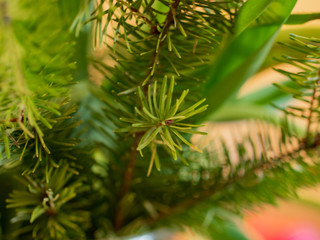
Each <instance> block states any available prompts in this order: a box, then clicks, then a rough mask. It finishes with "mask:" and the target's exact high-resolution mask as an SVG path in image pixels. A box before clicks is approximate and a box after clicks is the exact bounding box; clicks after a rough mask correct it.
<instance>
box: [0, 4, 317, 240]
mask: <svg viewBox="0 0 320 240" xmlns="http://www.w3.org/2000/svg"><path fill="white" fill-rule="evenodd" d="M295 2H296V1H295V0H290V1H288V0H273V1H260V2H259V3H258V4H257V1H256V0H248V1H246V2H245V1H241V0H232V1H205V0H136V1H133V0H121V1H112V0H109V1H105V0H102V1H98V2H96V1H93V0H83V1H76V0H70V1H69V0H68V1H62V0H55V1H45V2H43V1H40V0H37V1H31V0H20V1H11V0H0V4H1V5H0V6H1V9H0V17H1V21H0V24H1V25H0V26H1V29H0V43H1V45H0V56H1V57H0V63H1V66H0V90H1V93H0V100H1V102H0V130H1V134H0V136H1V145H0V147H1V149H0V150H1V151H0V152H1V153H2V156H1V160H0V184H1V186H2V187H7V188H8V189H7V190H6V191H3V190H2V189H1V190H0V203H4V202H5V199H6V204H7V205H6V206H7V209H5V210H4V208H2V206H1V208H0V210H1V213H0V220H1V225H0V234H2V235H3V238H4V239H103V238H105V239H108V238H110V237H115V236H126V235H136V234H140V233H145V232H147V231H151V230H153V229H157V228H163V227H165V228H172V229H175V230H176V229H178V230H181V229H183V227H184V226H188V227H192V228H193V229H195V230H196V231H197V232H199V233H200V234H203V235H206V236H208V237H209V238H210V239H241V238H243V239H245V238H244V237H242V236H241V233H239V232H238V231H236V229H235V227H234V226H233V225H232V221H233V219H234V217H235V216H237V215H241V214H242V212H243V209H250V208H252V207H254V206H256V205H259V204H262V203H271V204H274V203H275V202H276V200H277V198H279V197H280V198H289V197H295V196H296V190H297V188H299V187H304V186H312V185H314V184H316V183H318V182H319V181H320V177H319V176H320V172H319V171H320V170H319V169H320V167H319V162H318V154H319V147H318V146H319V133H318V129H317V127H318V122H319V118H318V116H319V114H318V113H319V109H318V108H319V103H318V99H319V95H318V80H319V62H318V59H319V54H320V50H319V40H317V39H314V38H302V37H297V36H294V35H292V36H291V38H292V40H293V41H294V44H292V45H290V46H289V48H290V49H291V51H292V50H295V51H297V52H299V56H301V55H302V54H303V55H304V56H305V57H304V58H298V57H294V56H290V57H289V56H284V57H283V58H282V59H281V61H282V62H286V63H289V64H291V65H294V66H297V67H298V68H299V69H300V70H299V72H298V73H291V72H288V71H286V70H277V71H279V72H280V73H283V74H284V75H285V76H286V77H288V78H289V80H290V83H288V82H286V83H285V84H279V83H275V85H276V86H278V89H276V90H275V88H273V89H272V88H269V89H268V92H267V93H264V94H261V92H256V93H254V94H251V95H249V96H247V97H243V98H241V99H239V100H238V101H234V99H235V95H236V94H237V89H238V88H239V87H240V86H241V84H242V83H243V82H244V81H245V80H247V79H248V77H249V76H251V75H252V74H254V73H255V72H256V71H257V70H258V68H259V67H260V65H261V64H262V62H263V60H264V58H265V56H266V54H267V53H268V52H269V50H270V47H271V46H272V44H273V40H274V37H275V35H276V33H277V32H278V30H279V29H280V27H281V25H282V24H284V22H285V21H286V19H287V18H288V17H289V15H290V12H291V10H292V8H293V6H294V5H295ZM70 30H71V31H72V33H70ZM91 31H93V32H92V33H91ZM74 34H75V35H76V36H77V37H75V36H74ZM91 35H92V37H90V36H91ZM91 38H92V39H91ZM92 42H93V43H92ZM88 43H90V44H88ZM91 43H92V44H91ZM87 45H89V47H88V46H87ZM91 45H93V47H94V48H100V47H104V48H106V49H107V57H102V58H98V57H96V56H91V57H90V58H89V60H88V58H87V56H86V54H87V49H90V47H91ZM88 61H89V62H90V63H88ZM75 62H78V65H77V64H76V63H75ZM88 64H91V65H92V66H93V67H95V69H96V70H98V72H99V73H100V74H102V75H103V78H104V79H103V81H102V83H101V85H99V86H98V85H95V84H93V83H89V82H88V83H86V82H84V81H83V80H87V78H88V76H89V74H88V72H87V71H88V70H87V67H88V66H87V65H88ZM77 81H80V83H77ZM284 95H286V96H288V95H293V97H294V98H296V99H298V100H301V101H303V102H304V103H305V104H306V105H305V106H303V107H300V106H296V105H294V106H293V105H292V106H291V105H290V106H289V107H286V106H284V107H282V106H281V107H280V108H281V109H283V111H284V112H285V113H286V116H285V118H284V120H279V119H276V118H277V117H274V118H273V120H274V119H276V121H270V119H272V118H271V117H269V116H267V114H265V115H264V117H263V118H264V119H265V120H263V121H258V120H251V121H248V119H249V118H250V116H252V115H251V113H250V114H249V112H250V110H251V111H252V112H256V111H257V112H259V111H261V112H264V109H263V107H264V105H266V101H267V100H268V101H269V100H278V99H279V98H280V97H281V96H284ZM230 96H231V98H230ZM205 98H207V99H208V101H207V100H205ZM227 99H231V100H229V102H226V101H227ZM232 100H233V101H232ZM268 103H269V102H268ZM223 104H224V105H223ZM220 106H222V112H223V111H224V114H220V115H219V112H218V114H217V115H213V116H214V117H216V119H222V120H226V119H228V120H230V119H232V118H234V117H237V116H233V115H232V113H230V109H232V107H233V109H236V110H238V111H239V113H240V112H241V114H242V116H241V118H245V119H247V121H245V122H244V123H243V127H244V128H245V129H247V131H246V133H241V134H239V133H238V132H232V134H231V136H232V137H231V138H229V139H227V138H226V137H225V136H224V135H223V134H219V133H218V132H212V133H211V132H210V134H209V136H210V135H214V142H213V141H211V140H210V141H209V142H208V144H207V146H206V147H205V148H204V149H202V148H201V149H200V147H199V146H198V145H199V144H198V142H195V141H194V140H192V139H191V135H193V134H204V135H205V134H206V133H205V132H204V131H203V130H202V129H198V128H199V127H201V126H202V125H199V123H201V121H202V120H203V119H204V118H205V117H207V116H209V115H211V114H215V112H214V111H213V110H216V109H218V107H220ZM239 106H241V108H240V107H239ZM207 108H208V110H209V111H208V110H207ZM248 108H250V109H249V111H248V112H246V111H243V110H242V109H248ZM220 113H221V112H220ZM264 113H265V112H264ZM292 117H294V118H296V117H298V118H302V119H306V123H307V124H306V126H307V127H306V128H301V127H300V126H298V123H297V122H295V120H294V119H293V118H292ZM268 120H269V121H268ZM238 135H239V136H238ZM236 136H237V137H236ZM217 142H218V145H217V144H216V143H217ZM139 152H140V154H139ZM153 165H155V167H156V169H157V170H158V171H151V170H152V168H153ZM8 176H9V179H10V181H12V184H7V183H4V181H6V179H7V178H8ZM11 178H12V179H15V180H11ZM9 192H11V193H10V194H8V193H9ZM10 218H11V223H9V219H10ZM0 238H1V235H0Z"/></svg>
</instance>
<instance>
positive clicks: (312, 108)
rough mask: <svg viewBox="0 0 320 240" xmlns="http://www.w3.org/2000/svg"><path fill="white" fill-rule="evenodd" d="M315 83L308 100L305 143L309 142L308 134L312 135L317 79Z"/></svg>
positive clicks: (319, 76) (319, 73)
mask: <svg viewBox="0 0 320 240" xmlns="http://www.w3.org/2000/svg"><path fill="white" fill-rule="evenodd" d="M318 78H320V70H319V72H318ZM315 84H316V86H315V88H314V89H313V92H312V96H311V101H310V108H309V115H308V118H307V121H308V125H307V130H306V138H305V141H306V144H307V145H309V144H310V140H311V139H310V136H311V135H312V134H311V125H312V123H313V119H312V116H313V112H314V105H315V103H316V99H317V92H318V84H319V80H317V81H316V82H315Z"/></svg>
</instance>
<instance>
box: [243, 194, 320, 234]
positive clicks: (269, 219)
mask: <svg viewBox="0 0 320 240" xmlns="http://www.w3.org/2000/svg"><path fill="white" fill-rule="evenodd" d="M314 192H318V193H319V192H320V189H319V188H318V189H315V190H309V191H304V192H303V193H301V195H304V197H302V198H301V199H298V200H292V201H279V203H278V205H277V206H264V207H263V208H260V209H256V211H255V212H248V213H247V214H246V216H245V218H244V231H245V232H246V233H247V235H248V236H249V237H250V239H252V240H319V239H320V196H319V194H314ZM311 193H312V194H311Z"/></svg>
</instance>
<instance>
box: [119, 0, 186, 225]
mask: <svg viewBox="0 0 320 240" xmlns="http://www.w3.org/2000/svg"><path fill="white" fill-rule="evenodd" d="M179 3H180V0H175V1H174V2H173V3H172V4H171V8H170V11H169V13H168V15H167V18H166V20H165V23H164V29H163V31H162V32H161V33H159V32H157V33H158V34H159V37H163V36H164V35H165V34H166V33H167V32H168V30H169V28H170V26H171V24H172V22H173V19H174V16H173V14H174V13H175V12H176V10H177V8H178V6H179ZM131 10H132V9H131ZM151 34H154V33H151ZM163 43H164V41H161V42H160V43H159V46H157V45H156V47H155V50H154V53H153V56H152V59H151V64H150V66H154V65H155V64H156V61H157V59H158V54H159V49H160V47H161V46H162V45H163ZM151 72H152V69H151V70H150V71H148V73H147V76H148V75H150V74H151ZM151 82H152V80H151V79H149V81H148V83H147V84H146V85H145V86H144V88H143V90H144V92H145V93H147V92H148V85H149V84H151ZM142 135H143V132H142V133H137V134H136V135H135V137H134V141H133V145H132V146H131V150H130V160H129V162H128V165H127V168H126V171H125V174H124V179H123V183H122V188H121V191H120V197H119V203H118V206H117V209H116V213H115V217H114V222H113V226H114V229H115V231H118V230H120V229H121V228H122V226H123V224H124V220H125V216H124V212H123V210H122V208H121V202H122V200H123V199H124V197H125V196H126V195H127V194H128V192H129V191H130V187H131V183H132V178H133V172H134V168H135V163H136V160H137V147H138V144H139V140H140V137H141V136H142Z"/></svg>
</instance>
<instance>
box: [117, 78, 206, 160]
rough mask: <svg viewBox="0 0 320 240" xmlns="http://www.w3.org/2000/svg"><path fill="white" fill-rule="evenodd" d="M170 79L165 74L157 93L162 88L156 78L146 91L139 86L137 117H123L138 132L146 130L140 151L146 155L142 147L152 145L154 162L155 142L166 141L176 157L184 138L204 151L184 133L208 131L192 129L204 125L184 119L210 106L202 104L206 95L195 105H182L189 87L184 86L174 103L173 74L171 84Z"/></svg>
mask: <svg viewBox="0 0 320 240" xmlns="http://www.w3.org/2000/svg"><path fill="white" fill-rule="evenodd" d="M167 82H168V80H167V76H165V77H164V79H163V81H162V84H161V88H160V93H158V92H159V88H158V83H157V81H155V82H154V84H153V85H152V86H151V85H149V86H148V89H147V91H146V93H143V90H142V89H141V87H138V95H139V98H140V101H141V107H140V108H137V107H135V113H136V118H134V119H129V118H121V119H120V120H122V121H124V122H129V123H131V124H132V125H131V126H132V128H133V129H134V131H135V132H140V133H143V136H142V138H141V140H140V142H139V144H138V147H137V150H138V151H140V154H141V156H143V154H142V150H143V149H144V148H146V147H148V146H151V151H152V155H151V162H153V161H154V158H156V150H155V149H156V145H163V146H165V147H166V148H167V149H169V152H171V154H172V156H173V158H174V159H175V160H176V159H177V149H178V150H180V151H182V145H181V142H183V143H184V144H186V145H188V146H190V147H192V148H193V149H194V150H196V151H199V152H201V150H199V149H198V148H196V147H194V146H193V145H192V143H190V142H189V141H188V140H186V139H185V138H184V137H183V134H185V133H189V134H206V133H205V132H200V131H196V130H193V129H194V128H198V127H201V126H203V125H195V124H189V123H185V122H184V120H186V119H188V118H191V117H192V116H194V115H196V114H199V113H201V112H203V111H205V110H206V109H207V107H208V105H203V106H200V105H201V104H202V103H203V102H204V101H205V100H206V99H202V100H200V101H198V102H196V103H195V104H193V105H192V106H190V107H187V108H185V109H182V107H183V103H184V100H185V98H186V96H187V95H188V92H189V90H184V91H183V92H182V93H181V96H180V97H179V98H177V99H176V101H175V103H173V102H174V101H173V92H174V91H173V90H174V85H175V79H174V77H171V80H170V84H169V86H168V84H167ZM157 93H158V94H157ZM120 131H121V130H120Z"/></svg>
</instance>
